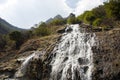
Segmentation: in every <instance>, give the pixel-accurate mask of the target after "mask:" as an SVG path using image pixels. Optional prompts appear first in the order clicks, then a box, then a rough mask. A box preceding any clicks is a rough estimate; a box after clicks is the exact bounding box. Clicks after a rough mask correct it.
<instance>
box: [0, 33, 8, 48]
mask: <svg viewBox="0 0 120 80" xmlns="http://www.w3.org/2000/svg"><path fill="white" fill-rule="evenodd" d="M6 44H7V42H6V39H5V37H4V35H0V49H3V48H5V45H6Z"/></svg>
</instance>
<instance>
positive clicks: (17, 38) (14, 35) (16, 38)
mask: <svg viewBox="0 0 120 80" xmlns="http://www.w3.org/2000/svg"><path fill="white" fill-rule="evenodd" d="M9 38H10V39H11V40H14V41H15V42H16V48H19V46H20V45H21V44H22V43H23V40H22V34H21V32H19V31H13V32H11V33H10V34H9Z"/></svg>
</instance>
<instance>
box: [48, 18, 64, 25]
mask: <svg viewBox="0 0 120 80" xmlns="http://www.w3.org/2000/svg"><path fill="white" fill-rule="evenodd" d="M63 24H65V20H64V19H54V20H53V21H51V22H50V25H63Z"/></svg>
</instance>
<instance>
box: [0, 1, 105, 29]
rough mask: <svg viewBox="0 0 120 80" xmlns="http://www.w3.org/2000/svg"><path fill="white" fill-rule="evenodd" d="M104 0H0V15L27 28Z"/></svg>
mask: <svg viewBox="0 0 120 80" xmlns="http://www.w3.org/2000/svg"><path fill="white" fill-rule="evenodd" d="M103 1H104V0H0V17H1V18H3V19H5V20H6V21H8V22H9V23H11V24H13V25H15V26H17V27H20V28H25V29H28V28H30V27H31V26H33V25H34V24H36V23H39V22H41V21H46V20H47V19H49V18H50V17H54V16H55V15H57V14H60V15H62V16H63V17H66V16H68V15H69V13H71V12H74V13H75V14H76V15H79V14H81V13H83V12H84V11H86V10H90V9H92V8H94V7H96V6H98V5H100V4H103Z"/></svg>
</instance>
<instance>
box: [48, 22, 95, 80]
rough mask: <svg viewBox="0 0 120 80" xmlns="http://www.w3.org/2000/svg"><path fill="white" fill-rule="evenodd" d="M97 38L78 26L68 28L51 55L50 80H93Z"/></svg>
mask: <svg viewBox="0 0 120 80" xmlns="http://www.w3.org/2000/svg"><path fill="white" fill-rule="evenodd" d="M95 37H96V36H95V34H94V33H87V32H84V30H82V28H80V26H79V25H78V24H75V25H70V26H68V27H67V28H66V30H65V33H64V34H63V36H62V38H61V40H60V41H59V43H58V44H56V47H55V48H54V50H53V51H52V53H51V54H52V61H51V63H50V65H51V66H52V71H51V74H50V80H92V77H91V76H92V70H93V66H94V65H93V52H92V50H91V48H92V46H94V44H95Z"/></svg>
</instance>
